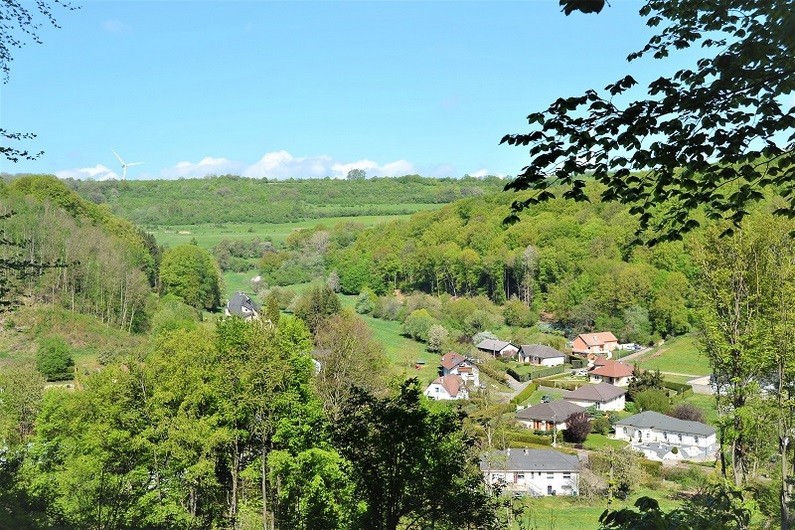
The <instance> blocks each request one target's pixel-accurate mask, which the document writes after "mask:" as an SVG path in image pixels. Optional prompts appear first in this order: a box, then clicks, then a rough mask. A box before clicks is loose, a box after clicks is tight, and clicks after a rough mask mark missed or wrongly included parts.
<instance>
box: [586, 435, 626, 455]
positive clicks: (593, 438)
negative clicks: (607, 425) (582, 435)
mask: <svg viewBox="0 0 795 530" xmlns="http://www.w3.org/2000/svg"><path fill="white" fill-rule="evenodd" d="M582 446H583V448H585V449H588V450H590V451H596V450H598V449H604V448H606V447H615V448H616V449H623V448H624V447H626V446H627V442H624V441H621V440H613V439H612V438H609V437H608V436H605V435H604V434H597V433H595V432H592V433H591V434H589V435H588V438H586V439H585V442H583V444H582Z"/></svg>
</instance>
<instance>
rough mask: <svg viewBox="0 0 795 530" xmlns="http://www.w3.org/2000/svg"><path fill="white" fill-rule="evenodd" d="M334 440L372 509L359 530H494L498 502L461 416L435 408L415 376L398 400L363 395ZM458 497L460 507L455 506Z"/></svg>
mask: <svg viewBox="0 0 795 530" xmlns="http://www.w3.org/2000/svg"><path fill="white" fill-rule="evenodd" d="M334 443H335V445H336V447H337V448H338V450H339V451H340V453H341V454H342V455H343V456H344V457H345V458H346V459H348V460H349V461H350V462H351V465H352V468H353V477H354V480H355V482H356V487H357V492H358V493H359V494H360V495H361V498H362V499H364V500H365V501H366V502H367V509H366V511H365V512H364V513H363V514H362V517H361V518H360V520H359V521H358V522H357V525H356V526H355V528H362V529H364V528H366V529H370V530H394V529H396V528H397V527H398V525H404V528H407V529H410V528H411V529H418V528H427V527H434V526H443V525H449V526H450V527H454V528H471V529H475V528H479V529H480V528H492V527H493V525H494V516H495V512H494V504H493V502H494V501H493V499H491V498H490V497H489V496H488V494H487V493H486V491H485V487H484V483H483V476H482V474H481V473H480V470H479V468H478V464H477V459H476V458H475V456H474V454H473V453H472V448H473V444H474V441H473V439H472V438H470V437H469V436H467V435H466V434H465V433H464V432H463V430H462V418H461V417H460V416H459V414H458V413H457V412H456V411H453V410H450V409H442V410H439V411H434V412H432V411H430V410H429V409H428V408H427V407H426V405H425V404H424V403H423V398H422V393H421V391H420V388H419V383H418V382H417V380H416V379H413V380H409V381H406V382H405V383H403V385H402V386H401V388H400V391H399V393H398V394H397V395H395V396H390V397H385V398H376V397H374V396H372V395H371V394H368V393H367V392H364V391H360V392H357V393H356V395H354V396H353V397H352V399H351V400H350V401H349V402H348V403H347V404H346V405H345V407H344V408H343V411H342V419H341V421H340V422H338V423H337V424H336V425H335V428H334ZM452 499H455V505H456V508H455V509H452V510H451V509H450V502H451V500H452Z"/></svg>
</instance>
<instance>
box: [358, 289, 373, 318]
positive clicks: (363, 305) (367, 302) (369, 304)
mask: <svg viewBox="0 0 795 530" xmlns="http://www.w3.org/2000/svg"><path fill="white" fill-rule="evenodd" d="M377 302H378V297H376V296H375V293H373V292H372V291H371V290H370V289H367V288H364V289H362V292H361V293H359V296H358V298H356V307H355V309H356V312H357V313H359V314H360V315H367V314H370V313H372V312H373V310H374V309H375V306H376V303H377Z"/></svg>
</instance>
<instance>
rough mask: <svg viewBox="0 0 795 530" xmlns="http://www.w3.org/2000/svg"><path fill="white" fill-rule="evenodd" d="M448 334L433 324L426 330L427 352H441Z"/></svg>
mask: <svg viewBox="0 0 795 530" xmlns="http://www.w3.org/2000/svg"><path fill="white" fill-rule="evenodd" d="M447 338H448V333H447V330H446V329H444V326H442V325H440V324H434V325H433V326H431V328H430V329H429V330H428V351H429V352H433V353H439V352H441V351H442V347H443V346H444V343H445V342H447Z"/></svg>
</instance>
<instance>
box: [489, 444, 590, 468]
mask: <svg viewBox="0 0 795 530" xmlns="http://www.w3.org/2000/svg"><path fill="white" fill-rule="evenodd" d="M480 469H482V470H487V469H507V470H516V471H543V472H554V471H563V472H571V471H579V470H580V460H579V459H578V458H577V457H576V456H575V455H566V454H563V453H559V452H558V451H555V450H554V449H506V450H505V451H494V452H492V453H491V454H490V455H489V456H488V457H486V456H484V457H482V458H481V459H480Z"/></svg>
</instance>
